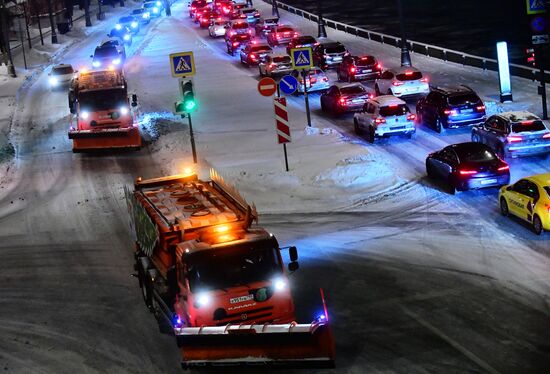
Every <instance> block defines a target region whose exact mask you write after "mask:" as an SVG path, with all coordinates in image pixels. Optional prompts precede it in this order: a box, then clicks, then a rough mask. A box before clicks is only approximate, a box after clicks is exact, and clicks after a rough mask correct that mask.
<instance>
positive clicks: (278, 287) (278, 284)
mask: <svg viewBox="0 0 550 374" xmlns="http://www.w3.org/2000/svg"><path fill="white" fill-rule="evenodd" d="M273 287H275V291H282V290H284V289H285V288H286V280H285V279H283V278H275V279H274V280H273Z"/></svg>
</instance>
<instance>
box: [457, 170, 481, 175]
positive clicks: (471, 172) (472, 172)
mask: <svg viewBox="0 0 550 374" xmlns="http://www.w3.org/2000/svg"><path fill="white" fill-rule="evenodd" d="M458 172H459V173H460V175H474V174H477V170H464V169H463V170H459V171H458Z"/></svg>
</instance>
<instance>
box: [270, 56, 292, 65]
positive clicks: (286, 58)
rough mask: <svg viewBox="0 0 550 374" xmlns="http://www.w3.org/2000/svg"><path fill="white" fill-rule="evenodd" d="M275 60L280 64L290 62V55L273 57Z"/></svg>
mask: <svg viewBox="0 0 550 374" xmlns="http://www.w3.org/2000/svg"><path fill="white" fill-rule="evenodd" d="M273 62H276V63H278V64H290V56H276V57H273Z"/></svg>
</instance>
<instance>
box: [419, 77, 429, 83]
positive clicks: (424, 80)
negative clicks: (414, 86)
mask: <svg viewBox="0 0 550 374" xmlns="http://www.w3.org/2000/svg"><path fill="white" fill-rule="evenodd" d="M420 82H422V83H428V77H424V78H422V79H420Z"/></svg>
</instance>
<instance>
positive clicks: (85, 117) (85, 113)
mask: <svg viewBox="0 0 550 374" xmlns="http://www.w3.org/2000/svg"><path fill="white" fill-rule="evenodd" d="M89 116H90V113H88V112H86V111H85V110H83V111H82V112H80V118H82V119H88V117H89Z"/></svg>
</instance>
